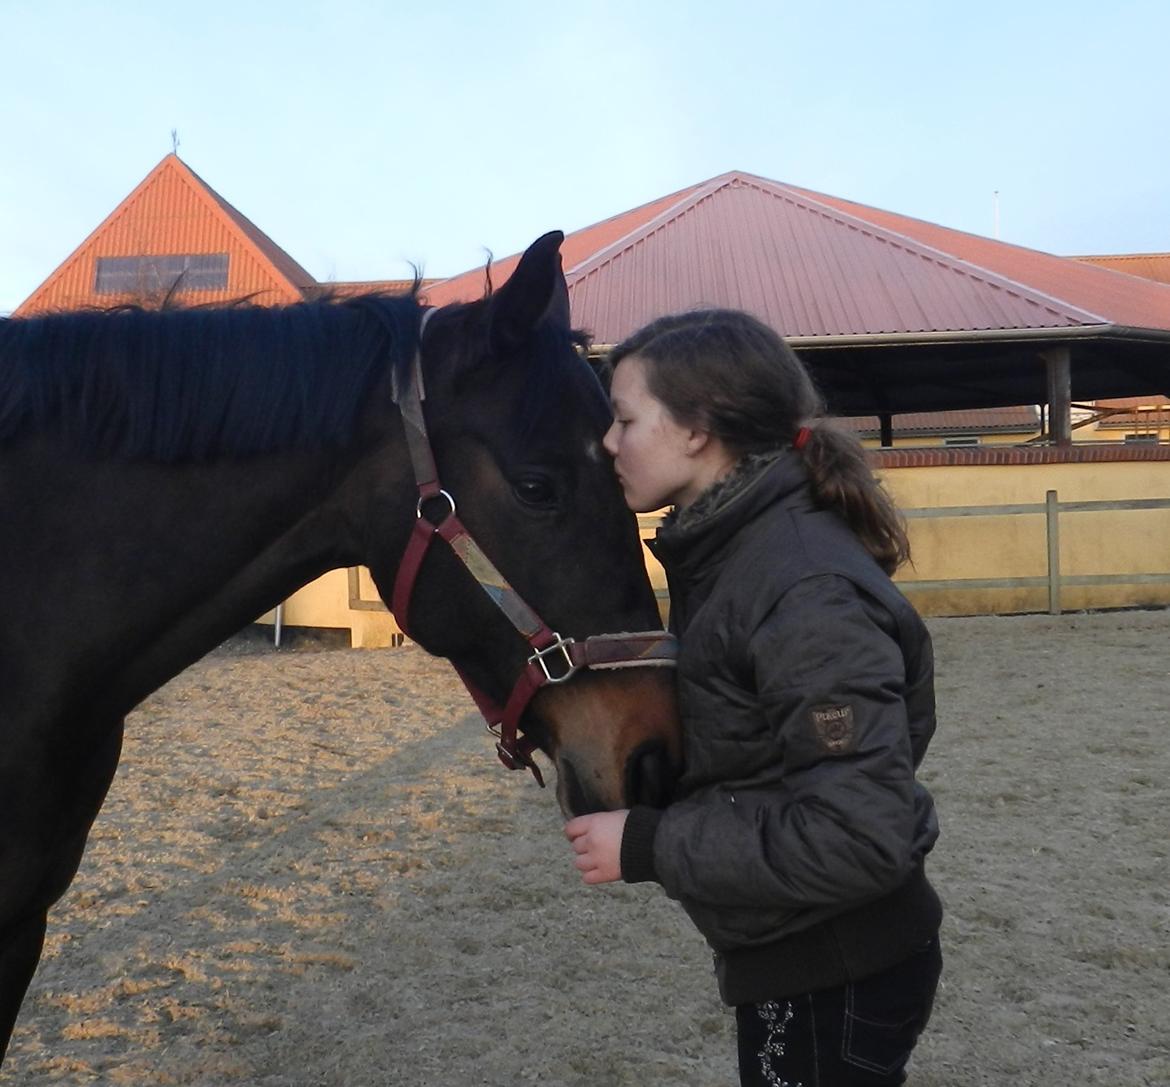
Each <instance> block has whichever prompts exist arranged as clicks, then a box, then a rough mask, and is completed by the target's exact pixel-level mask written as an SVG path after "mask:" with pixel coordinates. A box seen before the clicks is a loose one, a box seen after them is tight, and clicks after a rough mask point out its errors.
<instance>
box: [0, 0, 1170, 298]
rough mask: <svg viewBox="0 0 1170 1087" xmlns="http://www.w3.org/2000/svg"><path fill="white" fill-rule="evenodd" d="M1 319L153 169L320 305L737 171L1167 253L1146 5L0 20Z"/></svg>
mask: <svg viewBox="0 0 1170 1087" xmlns="http://www.w3.org/2000/svg"><path fill="white" fill-rule="evenodd" d="M0 38H2V40H3V42H4V50H3V54H4V60H3V63H2V65H0V102H2V103H3V108H4V123H3V129H2V134H0V313H4V312H7V311H9V310H11V309H12V308H14V307H15V306H16V305H17V304H18V303H20V302H21V301H22V300H23V299H24V298H25V297H27V295H29V294H30V293H31V292H32V291H33V290H34V289H35V288H36V287H37V286H38V285H39V284H40V283H41V282H42V281H43V280H44V279H45V278H46V277H47V276H48V275H49V274H50V273H51V272H52V271H53V269H54V268H56V267H57V265H58V264H59V263H60V262H61V261H62V260H63V259H64V258H65V257H66V256H68V254H69V253H71V252H72V251H73V249H75V248H76V247H77V245H78V244H80V243H81V241H82V240H83V239H84V238H85V237H86V236H87V235H88V234H89V233H90V232H91V231H92V230H93V229H94V228H95V227H96V226H97V225H98V224H99V223H100V222H101V221H102V219H104V218H105V216H106V215H107V214H108V213H109V212H110V211H112V210H113V208H114V207H115V206H116V205H117V204H118V203H119V201H121V200H122V198H123V197H125V196H126V195H127V194H128V193H129V192H130V191H131V189H133V187H134V186H135V185H137V184H138V182H139V181H141V180H142V178H143V177H144V176H145V175H146V173H147V172H148V171H149V170H150V169H151V168H152V167H153V166H154V165H155V164H156V163H157V162H158V161H159V159H161V158H162V157H163V156H164V155H165V154H166V153H167V152H168V151H170V149H171V136H170V133H171V129H177V130H178V133H179V140H180V147H179V154H180V156H181V157H182V158H183V159H184V160H185V161H186V162H187V163H188V165H190V166H191V168H192V169H194V170H195V172H196V173H198V174H199V175H200V176H201V177H203V179H204V180H205V181H207V182H208V184H210V185H211V186H212V187H213V188H215V189H216V190H217V191H218V192H219V193H220V194H221V195H222V196H223V197H224V198H225V199H227V200H228V201H230V202H231V203H232V204H234V205H235V206H236V207H237V208H238V209H239V210H240V211H241V212H243V213H244V214H245V215H247V216H248V217H249V218H250V219H252V220H253V222H255V223H256V224H257V226H259V227H260V228H261V229H262V230H264V231H265V232H267V233H268V234H269V235H270V236H271V237H272V238H273V239H274V240H275V241H276V242H277V243H278V244H279V245H281V246H282V247H283V248H285V249H286V250H287V251H288V252H289V253H290V254H291V255H292V256H293V257H294V258H295V259H296V260H298V261H299V262H300V263H301V264H303V265H304V266H305V267H306V268H307V269H308V270H309V271H310V272H312V273H313V274H314V275H315V276H316V277H318V278H319V279H329V278H333V279H340V280H349V279H382V278H392V277H397V276H402V275H408V274H409V269H408V267H407V262H409V261H414V262H416V263H418V264H420V265H421V266H422V267H423V270H424V272H425V274H427V275H428V276H439V275H448V274H454V273H456V272H459V271H462V270H464V269H466V268H469V267H472V266H475V265H478V264H481V263H482V262H483V259H484V251H485V249H487V248H490V249H491V250H493V251H494V252H495V254H496V255H497V256H503V255H506V254H508V253H510V252H514V251H515V250H517V249H520V248H522V247H523V246H524V245H525V244H527V242H529V241H531V240H532V239H533V238H534V237H536V236H537V235H539V234H541V233H543V232H544V231H546V230H549V229H552V228H561V229H564V230H566V231H569V230H574V229H577V228H579V227H582V226H586V225H588V224H590V223H592V222H596V221H597V220H600V219H604V218H606V217H608V216H610V215H614V214H617V213H618V212H621V211H624V210H626V209H628V208H631V207H634V206H636V205H638V204H641V203H645V202H646V201H648V200H652V199H655V198H657V197H659V196H662V195H665V194H666V193H669V192H673V191H675V190H677V189H681V188H684V187H686V186H688V185H692V184H694V183H696V182H699V181H703V180H705V179H707V178H710V177H714V176H715V175H717V174H721V173H724V172H726V171H728V170H746V171H748V172H750V173H755V174H760V175H763V176H764V177H768V178H772V179H773V180H776V181H781V182H789V183H792V184H795V185H800V186H804V187H807V188H811V189H816V190H819V191H821V192H826V193H830V194H833V195H836V196H841V197H845V198H847V199H850V200H856V201H860V202H862V203H866V204H873V205H876V206H878V207H883V208H888V209H890V210H893V211H898V212H902V213H904V214H908V215H914V216H917V217H919V218H923V219H928V220H932V221H934V222H938V223H942V224H943V225H945V226H950V227H955V228H957V229H961V230H968V231H972V232H974V233H978V234H986V235H991V234H992V233H993V231H994V224H995V215H994V207H995V200H994V195H993V194H994V193H995V192H996V191H997V190H998V192H999V235H1000V237H1001V238H1002V239H1004V240H1005V241H1011V242H1015V243H1018V244H1021V245H1027V246H1033V247H1035V248H1038V249H1046V250H1049V251H1051V252H1057V253H1065V254H1082V253H1113V252H1148V251H1166V250H1170V188H1168V184H1167V176H1168V170H1167V156H1168V154H1170V138H1168V135H1170V134H1168V132H1167V128H1168V126H1167V122H1166V117H1167V111H1168V108H1170V93H1168V92H1170V75H1168V69H1170V66H1168V65H1167V63H1166V59H1165V51H1166V43H1167V41H1170V4H1167V3H1166V2H1165V0H1129V2H1127V0H1119V2H1113V3H1101V2H1100V0H1065V2H1057V0H1031V2H1029V0H1015V2H1004V0H984V2H980V3H958V2H948V0H934V2H928V0H907V2H899V0H889V2H885V3H880V2H877V0H872V2H862V0H826V2H823V3H815V2H811V0H809V2H802V3H797V2H793V0H711V2H708V3H693V2H690V0H672V2H665V0H645V2H640V0H620V2H611V0H599V2H595V3H590V2H587V0H581V2H579V3H577V4H575V5H572V6H569V5H563V4H558V3H554V2H552V0H544V2H536V0H505V2H499V3H491V2H489V0H483V2H480V3H464V2H456V0H419V2H415V3H401V2H397V0H384V2H381V3H378V2H374V0H335V2H330V3H326V2H309V0H284V2H282V3H275V2H270V0H235V2H232V3H225V2H222V0H203V2H201V3H198V4H176V3H168V2H167V0H145V2H144V0H105V2H98V0H0Z"/></svg>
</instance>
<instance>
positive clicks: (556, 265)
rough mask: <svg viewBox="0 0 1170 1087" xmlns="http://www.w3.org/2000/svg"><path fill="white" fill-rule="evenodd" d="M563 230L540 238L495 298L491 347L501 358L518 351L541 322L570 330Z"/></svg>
mask: <svg viewBox="0 0 1170 1087" xmlns="http://www.w3.org/2000/svg"><path fill="white" fill-rule="evenodd" d="M564 240H565V235H564V234H563V233H562V232H561V231H559V230H553V231H550V232H549V233H548V234H545V235H544V236H543V237H540V238H537V239H536V241H534V242H533V243H532V244H531V245H530V246H529V247H528V248H527V249H526V250H524V254H523V256H521V258H520V263H519V264H517V265H516V270H515V271H514V272H513V273H512V275H511V276H510V277H509V279H508V281H507V282H506V283H505V284H504V285H503V286H502V287H501V288H500V289H499V290H498V291H496V293H495V294H494V295H492V297H491V302H490V306H491V345H492V349H493V351H494V352H495V353H497V354H506V353H508V352H510V351H514V350H515V349H516V348H518V347H519V346H520V345H521V344H523V343H524V342H525V340H527V339H528V337H529V336H530V335H531V334H532V330H533V329H534V328H535V327H536V326H537V324H539V323H540V322H541V321H551V322H554V323H556V324H558V325H560V326H562V327H564V328H568V327H569V289H568V286H567V285H566V284H565V274H564V272H563V271H562V268H561V252H560V250H561V242H563V241H564Z"/></svg>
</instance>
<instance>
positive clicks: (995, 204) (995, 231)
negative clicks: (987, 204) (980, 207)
mask: <svg viewBox="0 0 1170 1087" xmlns="http://www.w3.org/2000/svg"><path fill="white" fill-rule="evenodd" d="M991 203H992V209H993V222H994V224H995V225H994V227H993V228H992V235H991V236H992V237H993V238H994V239H995V240H996V241H999V189H996V190H995V192H994V193H992V194H991Z"/></svg>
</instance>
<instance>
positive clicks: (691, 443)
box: [686, 430, 711, 457]
mask: <svg viewBox="0 0 1170 1087" xmlns="http://www.w3.org/2000/svg"><path fill="white" fill-rule="evenodd" d="M710 444H711V432H710V431H709V430H692V431H690V432H689V433H688V434H687V444H686V450H687V456H688V457H697V456H698V455H699V454H700V453H702V452H703V450H704V449H706V448H708V446H710Z"/></svg>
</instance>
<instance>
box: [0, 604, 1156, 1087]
mask: <svg viewBox="0 0 1170 1087" xmlns="http://www.w3.org/2000/svg"><path fill="white" fill-rule="evenodd" d="M931 628H932V630H933V632H934V635H935V640H936V648H937V655H938V662H939V683H938V690H939V701H940V708H941V714H940V717H941V724H940V731H939V734H938V736H937V737H936V740H935V743H934V746H933V748H932V750H931V753H930V755H929V757H928V760H927V765H926V767H925V772H924V777H925V779H926V780H927V781H928V782H929V784H930V785H931V787H932V788H933V790H934V792H935V794H936V796H937V798H938V802H939V807H940V810H941V814H942V819H943V838H942V841H941V842H940V845H939V847H938V849H937V850H936V852H935V855H934V857H933V863H932V867H931V872H932V876H933V878H934V879H935V881H936V883H937V885H938V886H939V888H940V890H941V892H942V894H943V895H944V898H945V900H946V902H947V906H948V911H949V912H948V915H947V920H946V927H945V933H944V938H945V951H946V955H947V968H946V975H945V982H944V988H943V990H942V992H941V994H940V997H939V1000H938V1004H937V1007H936V1013H935V1018H934V1020H933V1022H932V1026H931V1029H930V1032H929V1034H928V1035H927V1036H926V1037H925V1038H924V1040H923V1042H922V1044H921V1045H920V1047H919V1051H918V1054H917V1056H916V1058H915V1062H914V1067H913V1073H912V1076H911V1084H913V1085H914V1087H974V1085H976V1084H979V1085H982V1084H988V1085H996V1087H1001V1085H1005V1084H1012V1085H1015V1087H1026V1085H1031V1084H1036V1085H1043V1087H1067V1085H1069V1084H1073V1083H1075V1084H1078V1085H1093V1084H1100V1085H1108V1087H1137V1085H1143V1087H1153V1085H1159V1087H1165V1085H1167V1084H1170V865H1168V863H1167V849H1168V843H1170V788H1168V784H1167V783H1168V778H1170V773H1168V772H1170V739H1168V736H1167V728H1168V719H1170V611H1152V612H1139V611H1133V612H1116V613H1108V614H1090V615H1069V616H1064V617H1059V618H1049V617H1046V616H1025V617H1015V618H976V619H944V620H933V621H932V622H931ZM127 731H128V738H127V743H126V751H125V755H124V757H123V760H122V765H121V768H120V770H119V773H118V776H117V779H116V781H115V784H114V787H113V789H112V791H111V794H110V797H109V800H108V801H107V803H106V806H105V809H104V811H103V813H102V815H101V816H100V818H99V820H98V823H97V825H96V826H95V829H94V833H93V835H92V838H91V841H90V847H89V851H88V853H87V855H86V859H85V862H84V864H83V867H82V870H81V873H80V874H79V876H78V878H77V880H76V881H75V883H74V885H73V887H72V889H71V891H70V892H69V894H68V895H67V896H66V898H65V899H64V900H63V901H62V902H61V903H60V904H59V905H58V906H57V908H56V909H55V910H54V912H53V913H52V914H51V916H50V935H49V941H48V946H47V948H46V953H45V956H44V958H43V960H42V963H41V967H40V970H39V972H38V974H37V976H36V978H35V980H34V982H33V988H32V990H31V991H30V994H29V996H28V999H27V1000H26V1002H25V1006H24V1011H23V1013H22V1018H21V1021H20V1023H19V1025H18V1029H17V1034H16V1036H15V1038H14V1040H13V1045H12V1050H11V1052H10V1054H9V1059H8V1061H7V1062H6V1064H5V1066H4V1069H3V1072H0V1084H4V1085H5V1087H7V1085H8V1084H12V1085H17V1084H19V1085H21V1087H42V1085H48V1084H53V1085H55V1087H60V1085H66V1087H68V1085H74V1084H91V1083H102V1084H115V1085H135V1087H137V1085H142V1087H146V1085H149V1087H158V1085H163V1084H199V1085H207V1087H224V1085H231V1084H249V1085H264V1087H277V1085H281V1087H283V1085H289V1087H293V1085H296V1087H301V1085H305V1087H307V1085H317V1084H322V1085H342V1084H344V1085H346V1087H366V1085H379V1087H380V1085H403V1087H406V1085H420V1087H421V1085H424V1084H425V1085H428V1087H429V1085H436V1084H455V1083H458V1084H491V1085H500V1087H505V1085H507V1087H514V1085H516V1084H519V1083H525V1082H537V1083H547V1084H554V1085H582V1087H583V1085H586V1084H588V1085H591V1087H597V1085H609V1084H629V1085H635V1084H636V1085H639V1087H655V1085H661V1084H687V1085H697V1087H706V1085H717V1084H718V1085H726V1084H731V1083H733V1082H734V1080H735V1073H734V1065H733V1021H732V1019H731V1017H730V1015H729V1014H728V1013H727V1012H726V1011H725V1010H724V1009H723V1008H722V1007H721V1006H720V1004H719V1003H718V1001H717V999H716V997H715V993H714V984H713V981H712V978H711V976H710V961H709V956H708V953H707V951H706V949H705V946H704V945H703V943H702V941H701V940H700V939H699V937H698V936H696V935H695V933H693V932H692V931H691V930H690V928H689V925H688V923H687V921H686V919H685V917H684V916H683V915H682V913H681V911H680V910H679V909H678V908H677V907H676V906H675V905H674V904H673V903H670V902H668V901H667V900H666V899H665V898H664V897H663V896H662V895H661V893H660V892H658V891H657V890H655V889H654V888H651V887H644V886H641V887H608V888H600V889H597V888H594V889H589V888H585V887H583V886H582V885H581V884H580V883H579V882H578V880H577V877H576V875H575V873H574V872H573V869H572V867H571V865H570V860H569V852H568V849H567V847H566V845H565V843H564V841H563V839H562V838H561V834H560V828H561V820H560V817H559V814H558V811H557V808H556V804H555V801H554V798H553V796H552V791H551V790H546V791H544V792H541V791H540V790H539V789H537V787H536V785H535V784H534V782H533V781H532V779H531V778H530V777H528V776H526V775H521V774H509V773H507V772H506V771H504V770H503V769H502V768H501V767H500V766H499V765H498V763H496V761H495V759H494V756H493V754H492V748H491V744H490V741H489V738H488V737H487V736H486V734H484V733H483V731H482V729H481V727H480V726H479V725H478V724H477V723H476V719H475V718H473V716H472V715H471V704H470V702H469V700H468V699H467V697H466V695H464V694H463V692H462V690H461V689H460V688H459V687H458V685H457V683H456V682H455V681H454V679H453V675H452V673H451V672H450V671H449V670H448V668H447V666H446V665H444V664H443V663H441V662H437V661H433V660H431V659H429V658H427V657H426V656H425V655H424V654H422V653H421V651H419V650H418V649H416V648H413V647H407V648H405V649H398V650H367V651H356V650H355V651H347V650H323V649H320V648H306V647H305V646H301V647H299V648H298V647H290V648H286V649H282V650H281V651H280V652H274V651H273V650H272V649H271V648H270V647H269V646H268V645H267V644H266V643H263V642H261V641H260V640H258V639H257V638H255V637H253V638H251V639H247V638H242V639H237V640H234V641H233V642H232V643H229V644H228V645H227V646H224V647H223V648H221V649H220V650H217V651H216V652H215V653H213V654H212V655H211V656H209V657H208V658H207V659H205V660H204V661H202V662H201V663H199V664H198V665H196V666H195V667H193V668H191V669H189V670H188V671H187V672H186V673H184V674H183V675H182V676H180V677H178V678H177V679H175V680H174V681H173V682H172V683H170V684H169V685H168V686H167V687H165V688H164V689H163V690H161V691H160V692H158V693H157V694H156V695H155V696H153V697H152V698H151V699H150V700H149V701H148V702H147V703H146V704H145V705H144V706H142V707H141V708H140V709H139V710H138V711H137V712H135V713H134V714H133V715H132V717H131V719H130V721H129V723H128V730H127Z"/></svg>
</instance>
